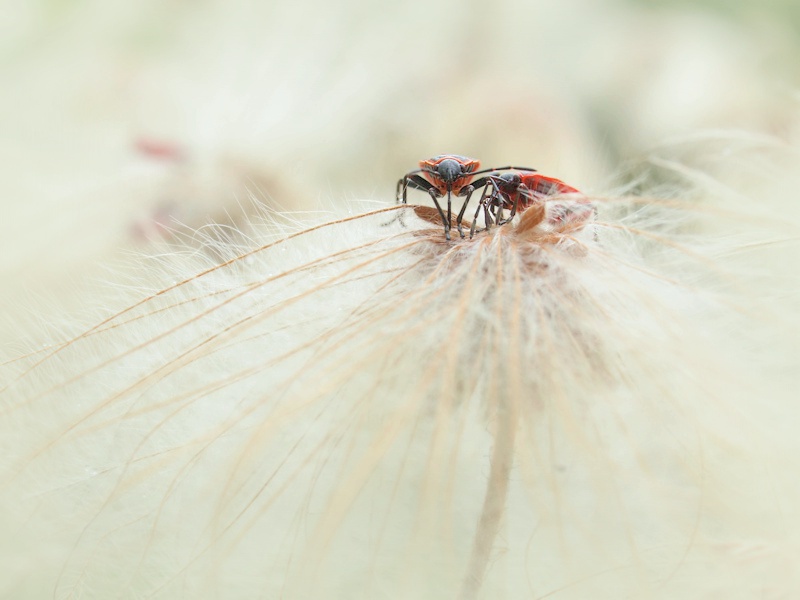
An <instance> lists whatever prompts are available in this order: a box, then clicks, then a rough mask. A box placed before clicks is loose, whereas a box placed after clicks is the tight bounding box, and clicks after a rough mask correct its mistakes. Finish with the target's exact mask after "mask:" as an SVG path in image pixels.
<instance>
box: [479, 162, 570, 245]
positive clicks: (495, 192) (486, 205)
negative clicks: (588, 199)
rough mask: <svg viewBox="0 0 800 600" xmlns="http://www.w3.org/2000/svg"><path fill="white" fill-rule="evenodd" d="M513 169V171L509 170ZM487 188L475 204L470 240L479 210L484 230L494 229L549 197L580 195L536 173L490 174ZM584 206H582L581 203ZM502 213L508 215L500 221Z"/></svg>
mask: <svg viewBox="0 0 800 600" xmlns="http://www.w3.org/2000/svg"><path fill="white" fill-rule="evenodd" d="M510 168H512V169H513V167H510ZM485 179H486V187H485V188H484V190H483V194H482V195H481V199H480V201H479V202H478V209H477V210H476V211H475V218H474V219H473V220H472V227H471V229H470V237H472V236H473V235H474V234H475V221H476V219H477V218H478V214H479V213H480V210H481V208H483V210H484V218H485V221H486V227H487V229H488V228H489V226H490V225H491V223H492V221H494V222H495V224H496V225H504V224H505V223H508V222H510V221H511V220H512V219H513V218H514V216H515V215H516V214H517V212H522V211H524V210H525V209H527V208H529V207H530V206H532V205H533V204H536V203H538V202H541V201H542V200H543V199H544V198H546V197H549V196H562V195H566V194H580V195H581V196H582V194H581V192H580V191H578V190H577V189H575V188H574V187H572V186H571V185H567V184H566V183H564V182H563V181H561V180H560V179H556V178H555V177H547V176H546V175H541V174H539V173H530V172H524V173H515V172H513V171H511V172H508V173H492V174H490V175H488V176H487V177H486V178H485ZM582 204H585V203H582ZM503 209H509V210H510V211H511V214H510V215H509V216H508V218H506V219H504V218H503Z"/></svg>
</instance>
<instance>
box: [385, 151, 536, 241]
mask: <svg viewBox="0 0 800 600" xmlns="http://www.w3.org/2000/svg"><path fill="white" fill-rule="evenodd" d="M480 164H481V163H480V161H479V160H477V159H474V158H469V157H467V156H460V155H458V154H440V155H439V156H434V157H433V158H429V159H426V160H421V161H420V162H419V167H420V168H419V169H416V170H415V171H410V172H409V173H406V174H405V175H403V177H402V178H401V179H400V181H398V182H397V201H398V202H402V203H403V204H407V199H406V194H407V191H408V188H413V189H416V190H422V191H424V192H428V194H430V196H431V199H432V200H433V203H434V204H435V205H436V210H438V211H439V217H441V219H442V224H443V225H444V235H445V237H446V238H447V239H448V240H449V239H450V228H451V223H452V199H451V196H466V199H465V200H464V204H463V205H462V206H461V210H460V211H459V212H458V217H457V218H456V227H457V228H458V233H459V234H460V235H461V237H462V238H463V237H464V231H463V229H462V227H461V222H462V221H463V219H464V211H466V209H467V205H468V204H469V200H470V198H471V197H472V194H473V192H474V191H475V190H476V189H478V188H480V187H482V186H488V185H490V178H491V177H493V176H495V175H497V176H499V174H498V173H497V172H499V171H507V170H510V169H515V170H517V171H524V172H525V173H526V174H527V173H533V172H535V171H536V169H530V168H528V167H512V166H508V167H500V168H499V169H497V168H493V169H481V170H478V167H480ZM489 172H491V173H492V175H491V176H485V177H481V178H479V179H474V177H475V176H476V175H480V174H482V173H489ZM493 189H494V186H493ZM445 195H446V196H447V214H446V215H445V213H444V211H443V210H442V207H441V205H440V204H439V198H441V197H443V196H445ZM484 195H486V194H485V192H484ZM487 197H488V196H487Z"/></svg>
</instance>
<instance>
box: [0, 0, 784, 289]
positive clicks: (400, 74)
mask: <svg viewBox="0 0 800 600" xmlns="http://www.w3.org/2000/svg"><path fill="white" fill-rule="evenodd" d="M5 4H6V6H4V8H3V27H4V29H3V33H4V35H2V36H0V53H1V54H0V57H2V58H1V60H0V83H2V86H3V94H2V96H1V97H0V153H2V154H1V155H2V166H1V167H0V168H1V169H2V172H1V173H2V179H1V180H0V185H2V188H0V193H1V194H2V196H0V202H1V203H2V208H3V212H4V214H5V215H6V218H4V219H3V220H2V225H0V227H2V229H0V239H2V244H3V246H2V254H1V255H0V272H2V273H3V274H4V277H6V278H8V277H11V278H12V279H11V281H20V283H24V284H26V285H27V286H30V287H32V288H33V289H34V290H42V289H44V290H46V289H47V285H50V284H55V283H60V284H63V283H64V281H63V274H64V273H65V272H66V271H70V272H73V271H75V270H76V269H78V270H79V266H80V265H83V264H86V263H87V262H89V261H94V260H96V259H98V258H99V257H102V256H103V255H105V254H106V253H108V252H111V251H113V250H114V249H115V248H120V247H126V246H128V245H129V244H130V243H131V241H132V238H135V237H136V236H135V232H136V231H139V230H141V227H137V224H139V223H141V222H143V221H147V220H148V219H149V218H151V217H152V218H156V219H162V220H165V221H166V222H167V224H171V222H170V219H174V223H183V224H185V225H188V226H190V227H198V226H200V225H202V224H203V223H205V222H209V221H212V222H226V221H231V220H232V221H234V222H237V223H241V222H242V218H241V217H242V216H243V214H250V213H252V202H251V200H252V198H251V196H252V197H253V198H255V199H256V200H258V201H266V202H267V203H269V202H270V201H272V202H274V203H276V204H278V205H279V206H281V207H285V208H302V209H307V208H310V207H315V206H318V203H319V201H320V200H321V201H323V202H328V203H338V202H342V201H343V200H346V199H348V198H352V197H354V196H356V197H369V198H374V199H376V200H381V201H386V202H391V200H392V192H393V184H394V182H395V181H396V179H397V178H398V177H399V175H400V174H402V173H403V172H405V171H406V170H409V169H410V168H412V167H414V166H415V164H416V161H417V160H419V159H420V158H423V157H426V156H432V155H434V154H438V153H441V152H457V153H462V154H466V155H470V156H476V157H479V158H481V159H482V160H483V162H484V164H485V165H487V166H491V165H497V166H500V165H502V164H509V163H514V164H522V165H529V166H534V167H537V168H539V169H540V170H543V171H545V172H549V173H551V174H553V175H555V176H558V177H561V178H563V179H565V180H567V181H571V182H572V183H573V184H574V185H576V186H578V187H581V188H582V189H583V188H585V189H588V190H589V191H593V192H603V191H606V190H607V189H608V187H609V184H610V183H611V181H613V178H614V176H615V174H616V172H617V170H618V168H619V165H620V161H621V160H629V159H631V158H638V157H640V156H641V155H642V154H645V153H647V152H648V150H649V149H650V148H651V147H652V146H653V145H654V144H659V143H661V142H663V141H664V138H665V137H666V136H673V135H677V134H684V133H692V132H696V131H698V130H699V129H705V128H714V129H720V128H723V129H737V130H738V129H744V130H748V131H752V130H755V131H758V132H762V133H766V134H769V135H775V136H778V137H779V138H785V137H786V136H787V135H788V133H789V132H790V131H791V130H793V129H795V130H796V128H797V119H796V116H795V115H796V99H793V98H792V94H793V90H794V86H795V85H796V84H797V81H798V72H797V67H796V65H797V61H796V56H797V55H798V54H797V52H796V49H797V44H798V40H797V38H796V37H794V36H793V34H792V28H791V23H792V22H791V20H788V19H787V18H786V16H785V15H788V16H789V17H791V16H792V15H796V12H797V11H796V9H794V8H793V5H792V4H791V3H784V4H780V5H770V6H777V7H778V8H782V9H783V10H784V11H786V12H784V13H780V12H777V11H776V12H770V8H769V6H766V5H763V6H762V4H761V3H752V4H751V5H742V4H739V5H736V8H730V7H729V8H728V9H727V10H726V11H725V12H722V13H720V12H714V11H713V10H711V9H707V8H704V6H703V5H702V4H701V3H681V4H676V5H674V6H671V5H669V4H668V3H660V4H659V5H658V6H651V5H650V4H648V3H626V2H613V1H604V2H597V1H593V0H591V1H590V0H568V1H565V2H527V1H516V2H515V1H513V0H507V1H502V2H492V3H483V2H467V3H464V2H439V3H428V2H398V3H391V4H376V3H370V2H358V1H356V0H351V1H350V2H345V3H327V2H317V1H304V2H295V3H276V2H257V1H252V2H247V1H241V2H221V1H207V2H201V3H197V2H181V1H178V0H173V1H171V2H155V1H150V2H136V3H130V2H121V1H108V0H82V1H81V0H75V1H73V2H68V1H54V0H51V1H49V2H6V3H5ZM709 6H712V7H713V6H714V3H710V4H709ZM140 139H148V140H155V141H159V142H167V143H170V144H174V145H175V146H177V147H179V148H181V149H183V150H184V151H185V161H184V163H182V164H181V165H180V167H178V166H176V165H175V164H172V163H170V162H169V161H157V160H156V161H153V160H148V159H147V158H146V157H143V156H142V155H141V154H140V153H137V152H135V150H134V147H133V146H134V143H135V141H136V140H140ZM176 171H179V172H178V173H176ZM214 177H216V178H217V179H218V180H219V185H217V186H213V185H211V186H209V185H208V182H209V180H210V179H213V178H214ZM237 179H238V180H239V184H238V185H236V184H235V180H237ZM193 184H194V185H193ZM199 187H202V188H203V189H206V190H208V189H213V190H214V191H213V192H211V193H209V192H208V191H207V192H206V193H205V194H203V193H197V191H196V190H197V188H199ZM165 213H166V214H165ZM153 215H156V216H155V217H153ZM145 229H147V228H145ZM132 232H133V233H132ZM53 248H58V249H59V252H57V253H55V252H53V251H52V249H53ZM43 282H47V283H46V284H44V287H43Z"/></svg>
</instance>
